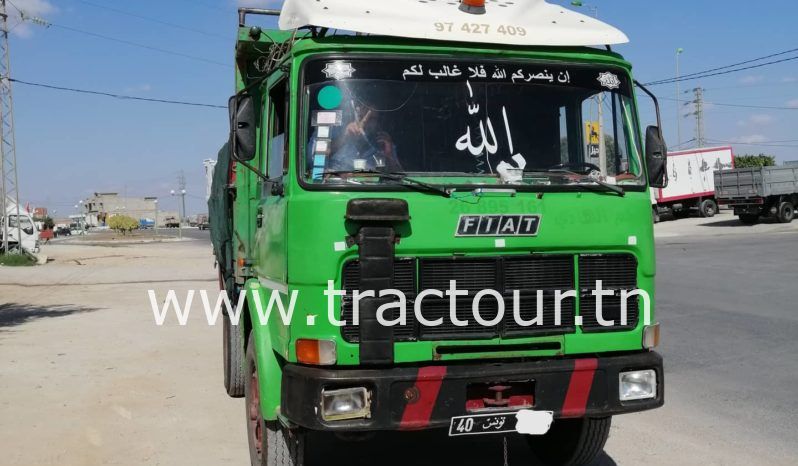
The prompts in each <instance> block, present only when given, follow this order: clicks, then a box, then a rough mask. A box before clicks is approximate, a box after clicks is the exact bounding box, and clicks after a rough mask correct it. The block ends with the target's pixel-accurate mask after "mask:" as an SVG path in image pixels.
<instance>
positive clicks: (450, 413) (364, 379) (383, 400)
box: [280, 352, 665, 431]
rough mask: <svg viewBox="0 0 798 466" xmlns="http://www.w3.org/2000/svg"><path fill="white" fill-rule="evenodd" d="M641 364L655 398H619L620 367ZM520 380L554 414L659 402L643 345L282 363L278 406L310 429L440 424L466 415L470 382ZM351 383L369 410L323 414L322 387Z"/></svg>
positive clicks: (599, 412)
mask: <svg viewBox="0 0 798 466" xmlns="http://www.w3.org/2000/svg"><path fill="white" fill-rule="evenodd" d="M639 369H653V370H655V371H656V373H657V396H656V398H653V399H649V400H640V401H630V402H621V401H620V400H619V399H618V384H619V374H620V373H621V372H625V371H628V370H639ZM519 381H533V383H534V406H533V409H535V410H537V411H553V412H554V417H555V418H580V417H605V416H611V415H616V414H625V413H632V412H637V411H644V410H649V409H654V408H658V407H660V406H662V405H663V403H664V389H665V380H664V375H663V367H662V357H661V356H660V355H659V354H657V353H655V352H644V353H635V354H625V355H618V356H606V357H595V358H581V359H551V360H542V361H531V362H517V363H515V362H509V363H476V364H451V365H432V366H420V367H419V366H398V367H391V368H384V369H321V368H317V367H307V366H300V365H296V364H288V365H286V366H285V367H284V369H283V383H282V395H281V396H282V402H281V405H280V411H281V415H282V417H284V418H285V419H286V420H287V421H288V422H290V423H292V424H295V425H298V426H301V427H305V428H308V429H312V430H326V431H379V430H419V429H431V428H438V427H446V426H448V425H449V422H450V420H451V418H452V417H454V416H462V415H465V414H469V413H467V411H466V401H467V395H466V392H467V389H466V388H467V386H468V385H470V384H475V383H487V384H490V383H509V382H519ZM349 387H366V388H368V389H369V390H370V391H371V417H370V418H368V419H355V420H346V421H330V422H328V421H324V420H322V418H321V414H320V409H321V408H320V407H321V391H322V389H327V390H330V389H338V388H349ZM408 395H412V396H408ZM408 398H409V400H408ZM504 411H505V412H506V411H512V409H505V410H504Z"/></svg>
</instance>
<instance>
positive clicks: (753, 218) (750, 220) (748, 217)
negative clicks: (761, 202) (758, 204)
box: [740, 214, 759, 225]
mask: <svg viewBox="0 0 798 466" xmlns="http://www.w3.org/2000/svg"><path fill="white" fill-rule="evenodd" d="M740 221H741V222H743V223H744V224H746V225H756V224H757V223H759V215H757V214H740Z"/></svg>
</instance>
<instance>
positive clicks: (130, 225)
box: [108, 215, 139, 235]
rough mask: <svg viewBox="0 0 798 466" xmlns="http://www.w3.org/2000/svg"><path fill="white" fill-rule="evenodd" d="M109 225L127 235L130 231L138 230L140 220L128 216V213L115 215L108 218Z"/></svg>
mask: <svg viewBox="0 0 798 466" xmlns="http://www.w3.org/2000/svg"><path fill="white" fill-rule="evenodd" d="M108 227H109V228H111V229H112V230H116V231H118V232H121V233H122V234H123V235H126V234H127V233H128V232H131V231H133V230H137V229H138V228H139V222H138V220H136V219H135V218H132V217H128V216H127V215H115V216H113V217H111V219H110V220H108Z"/></svg>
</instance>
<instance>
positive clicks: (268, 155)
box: [256, 77, 288, 292]
mask: <svg viewBox="0 0 798 466" xmlns="http://www.w3.org/2000/svg"><path fill="white" fill-rule="evenodd" d="M287 86H288V80H287V79H286V78H285V77H283V78H282V79H280V80H278V81H277V82H276V83H275V84H274V85H272V86H271V87H270V88H269V92H268V94H267V95H266V96H265V98H264V100H265V101H264V105H265V107H264V108H266V109H267V115H268V118H269V120H268V123H267V124H266V125H264V135H263V139H262V140H263V148H264V150H263V152H262V153H264V154H265V157H263V159H262V164H263V165H262V167H261V169H262V171H263V172H264V173H265V174H266V176H267V178H268V180H261V183H260V200H259V202H258V207H257V213H256V222H257V224H256V247H257V251H258V252H257V257H258V263H257V272H258V278H259V279H260V280H261V282H262V283H263V284H264V286H266V288H270V289H272V290H278V291H281V292H285V289H286V287H287V282H288V271H287V259H286V251H287V245H286V230H287V228H286V227H287V225H286V222H287V212H288V209H287V205H288V200H287V199H286V197H285V195H284V185H285V184H284V181H285V177H286V174H287V172H288V170H287V168H288V87H287Z"/></svg>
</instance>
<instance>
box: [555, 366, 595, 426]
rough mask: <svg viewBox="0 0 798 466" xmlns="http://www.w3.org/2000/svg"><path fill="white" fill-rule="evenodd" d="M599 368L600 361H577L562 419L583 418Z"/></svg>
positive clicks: (563, 407) (566, 396) (563, 406)
mask: <svg viewBox="0 0 798 466" xmlns="http://www.w3.org/2000/svg"><path fill="white" fill-rule="evenodd" d="M596 368H598V359H577V360H576V361H575V362H574V371H573V373H572V374H571V383H570V384H569V385H568V392H567V393H566V395H565V402H564V403H563V404H562V417H583V416H584V415H585V408H586V407H587V399H588V397H589V396H590V389H591V388H592V387H593V376H594V375H595V373H596Z"/></svg>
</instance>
